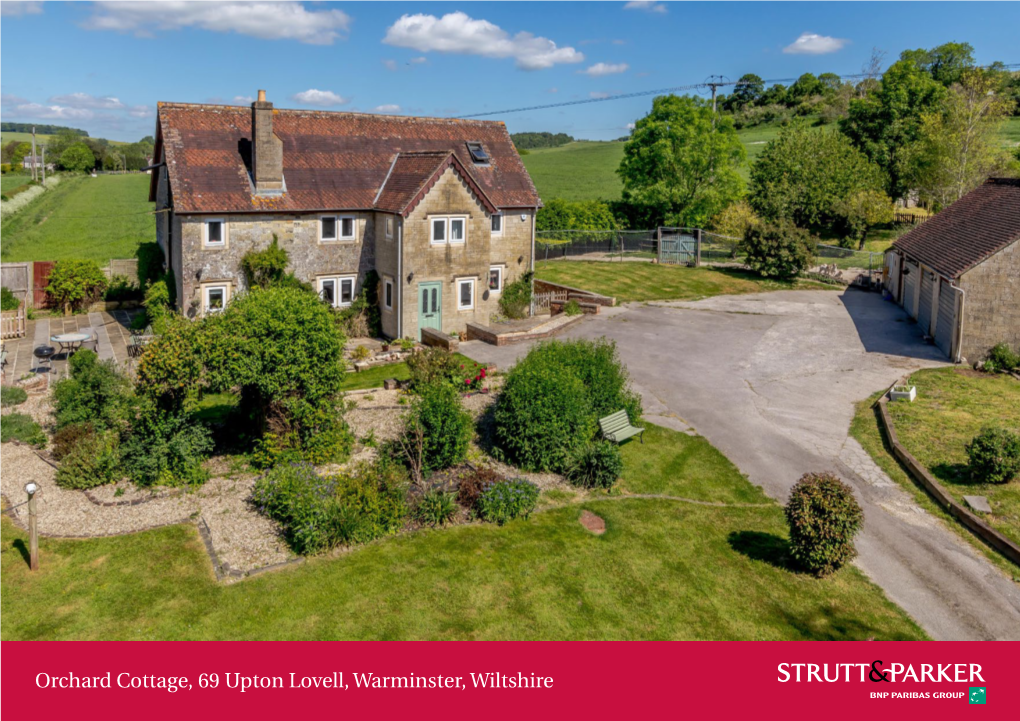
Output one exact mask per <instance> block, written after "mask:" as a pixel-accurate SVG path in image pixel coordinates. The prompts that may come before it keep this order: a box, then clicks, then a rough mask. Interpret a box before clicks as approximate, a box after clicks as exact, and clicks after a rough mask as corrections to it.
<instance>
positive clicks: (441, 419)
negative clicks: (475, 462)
mask: <svg viewBox="0 0 1020 721" xmlns="http://www.w3.org/2000/svg"><path fill="white" fill-rule="evenodd" d="M472 427H473V423H472V420H471V416H470V415H469V414H468V413H467V411H465V410H464V409H463V407H461V404H460V395H459V394H458V393H457V391H455V390H454V389H453V386H451V385H449V384H448V383H432V384H430V385H426V386H423V387H420V388H419V389H418V395H417V396H416V397H415V399H414V401H412V403H411V409H410V410H409V411H408V413H407V415H406V416H405V418H404V434H405V437H410V438H413V437H415V436H416V435H417V434H419V433H420V437H421V467H422V471H423V473H424V474H426V475H427V474H429V473H431V472H432V471H437V470H441V469H443V468H449V467H450V466H453V465H456V464H458V463H460V462H461V461H463V460H464V458H465V456H467V449H468V443H470V441H471V433H472Z"/></svg>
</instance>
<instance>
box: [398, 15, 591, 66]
mask: <svg viewBox="0 0 1020 721" xmlns="http://www.w3.org/2000/svg"><path fill="white" fill-rule="evenodd" d="M383 42H384V43H386V44H387V45H393V46H396V47H401V48H411V49H413V50H417V51H419V52H423V53H425V52H430V51H434V52H439V53H459V54H463V55H481V56H482V57H487V58H513V59H514V60H515V61H516V63H517V67H519V68H521V69H522V70H542V69H544V68H551V67H553V66H554V65H557V64H559V63H579V62H582V61H583V60H584V55H583V54H582V53H580V52H578V51H577V50H575V49H574V48H572V47H562V48H561V47H557V45H556V43H555V42H553V41H552V40H550V39H549V38H543V37H537V36H535V35H533V34H532V33H528V32H519V33H517V34H516V35H514V36H512V37H511V35H510V33H508V32H507V31H506V30H503V29H502V28H501V27H499V26H498V25H494V24H492V23H490V22H489V21H488V20H475V19H473V18H471V17H469V16H468V15H467V14H466V13H463V12H459V11H458V12H453V13H449V14H447V15H444V16H443V17H442V18H437V17H436V16H435V15H424V14H421V13H419V14H417V15H404V16H402V17H401V18H400V19H399V20H397V21H396V22H395V23H393V25H392V26H390V27H389V29H387V30H386V37H384V38H383Z"/></svg>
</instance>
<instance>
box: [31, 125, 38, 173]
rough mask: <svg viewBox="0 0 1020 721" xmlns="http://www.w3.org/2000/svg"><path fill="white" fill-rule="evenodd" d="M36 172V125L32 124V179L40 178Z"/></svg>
mask: <svg viewBox="0 0 1020 721" xmlns="http://www.w3.org/2000/svg"><path fill="white" fill-rule="evenodd" d="M38 177H39V176H38V175H37V174H36V172H35V126H34V125H33V126H32V180H38Z"/></svg>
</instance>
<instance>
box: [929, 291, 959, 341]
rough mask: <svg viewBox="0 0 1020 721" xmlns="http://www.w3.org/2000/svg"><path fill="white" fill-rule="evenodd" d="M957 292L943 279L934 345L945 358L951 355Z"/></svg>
mask: <svg viewBox="0 0 1020 721" xmlns="http://www.w3.org/2000/svg"><path fill="white" fill-rule="evenodd" d="M958 294H959V291H958V290H957V289H956V288H954V287H953V286H951V285H950V284H949V282H948V281H946V280H945V279H944V278H943V279H942V280H941V281H940V285H939V319H938V322H937V323H936V324H935V345H937V346H938V347H939V349H941V351H942V352H943V353H945V354H946V355H947V356H950V357H952V355H953V333H954V332H955V331H956V296H957V295H958Z"/></svg>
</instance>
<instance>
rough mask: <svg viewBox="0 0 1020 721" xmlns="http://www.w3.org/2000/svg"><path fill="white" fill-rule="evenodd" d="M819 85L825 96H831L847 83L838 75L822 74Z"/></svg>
mask: <svg viewBox="0 0 1020 721" xmlns="http://www.w3.org/2000/svg"><path fill="white" fill-rule="evenodd" d="M818 85H819V86H820V88H821V92H822V93H823V94H825V95H831V94H832V93H835V92H836V91H838V90H839V89H840V88H841V87H843V85H845V83H844V82H843V80H842V79H841V78H840V77H839V76H838V75H836V73H822V74H821V75H819V76H818Z"/></svg>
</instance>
